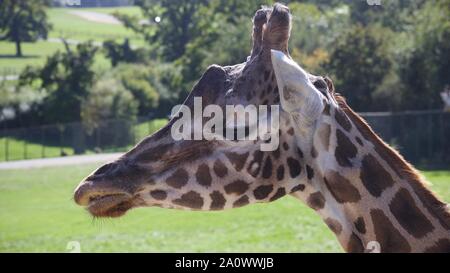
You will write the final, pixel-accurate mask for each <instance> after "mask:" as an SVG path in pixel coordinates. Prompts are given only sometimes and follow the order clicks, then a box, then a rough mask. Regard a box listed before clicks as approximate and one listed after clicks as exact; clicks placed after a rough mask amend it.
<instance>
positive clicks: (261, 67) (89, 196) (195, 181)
mask: <svg viewBox="0 0 450 273" xmlns="http://www.w3.org/2000/svg"><path fill="white" fill-rule="evenodd" d="M290 31H291V15H290V12H289V9H288V8H287V7H286V6H284V5H282V4H278V3H276V4H274V5H273V6H272V7H263V8H261V9H260V10H258V11H257V12H256V13H255V16H254V17H253V31H252V44H253V45H252V49H251V52H250V56H249V57H248V58H247V60H246V61H245V62H244V63H241V64H237V65H232V66H219V65H212V66H210V67H209V68H208V69H207V70H206V71H205V73H204V74H203V75H202V77H201V78H200V80H199V81H198V82H197V83H196V85H195V86H194V87H193V89H192V91H191V93H190V94H189V96H188V97H187V99H186V100H185V102H184V105H186V106H187V107H190V108H192V107H193V104H194V98H196V97H201V98H202V100H203V106H204V107H206V105H208V104H211V105H212V104H215V105H219V106H220V107H222V108H224V107H225V105H230V104H231V105H236V104H241V105H276V104H280V94H279V85H280V82H279V76H280V75H278V79H277V77H276V73H275V72H274V67H273V66H272V61H273V56H272V55H273V54H274V53H273V52H272V51H271V50H276V51H277V52H282V53H283V54H284V55H285V56H289V53H288V40H289V36H290ZM275 71H277V69H276V68H275ZM277 73H280V71H278V72H277ZM284 73H285V72H283V73H282V74H284ZM309 77H310V78H311V79H310V81H311V82H312V83H313V85H315V86H319V87H320V86H322V85H324V82H325V81H324V80H323V79H322V78H321V77H315V76H312V75H310V76H309ZM325 83H327V82H325ZM282 106H283V105H282ZM319 106H320V105H319ZM330 109H331V108H330ZM291 112H292V111H291ZM291 112H288V111H284V110H282V111H281V112H280V114H279V119H280V128H279V131H278V136H279V143H280V145H279V146H278V148H277V149H276V150H274V151H262V150H261V149H260V147H261V146H260V144H261V143H262V142H263V140H256V141H226V140H177V141H175V140H174V139H173V138H172V136H171V128H172V126H173V125H174V123H175V122H176V121H177V117H174V118H172V119H171V120H170V121H169V122H168V124H167V125H166V126H165V127H163V128H162V129H160V130H159V131H158V132H156V133H155V134H153V135H151V136H148V137H146V138H145V139H143V140H142V141H141V142H140V143H138V144H137V145H136V146H135V147H134V148H133V149H131V150H130V151H128V152H127V153H125V154H124V155H122V156H121V157H120V158H118V159H117V160H115V161H113V162H110V163H107V164H105V165H103V166H101V167H100V168H98V169H97V170H95V171H94V172H92V173H91V174H90V175H88V176H87V177H86V178H85V179H83V181H81V182H80V184H79V185H78V186H77V188H76V189H75V192H74V200H75V202H76V203H77V204H78V205H80V206H84V207H86V208H87V210H88V211H89V212H90V213H91V214H92V215H93V216H94V217H120V216H122V215H124V214H125V213H126V212H127V211H128V210H130V209H132V208H136V207H151V206H158V207H163V208H174V209H185V210H224V209H231V208H236V207H242V206H245V205H249V204H252V203H257V202H272V201H275V200H277V199H279V198H282V197H283V196H285V195H293V196H295V197H296V198H299V199H300V200H302V201H303V202H304V203H306V204H307V205H308V206H309V207H311V208H313V209H315V210H317V212H318V213H319V215H321V213H322V212H323V211H325V210H324V209H321V208H323V207H326V208H328V207H329V205H328V204H329V202H328V201H329V200H328V199H325V197H326V198H329V197H330V196H329V195H328V194H327V193H326V192H324V189H323V181H320V180H318V177H320V174H321V171H320V170H321V169H320V168H319V166H318V164H313V163H314V162H315V161H314V160H311V159H310V153H311V150H308V149H305V147H306V146H307V145H301V144H300V143H302V141H301V140H302V139H303V138H302V137H301V135H302V134H304V135H307V134H308V130H304V129H302V128H300V127H299V126H298V122H296V120H295V118H293V116H295V115H293V114H292V113H291ZM305 128H306V127H305ZM302 132H303V133H302ZM305 133H306V134H305ZM361 141H363V140H362V139H361ZM339 150H340V151H341V150H342V149H341V148H339ZM341 152H342V153H343V155H347V154H348V153H350V152H351V148H350V151H346V150H344V151H341ZM345 159H346V158H345V157H344V158H343V159H342V160H345ZM370 163H372V162H370ZM369 174H371V175H372V173H370V172H369ZM375 176H376V174H375V175H374V177H375ZM369 179H370V178H369ZM333 181H334V180H333ZM345 185H347V184H345ZM346 191H347V188H344V192H346ZM414 198H415V196H414ZM330 202H331V201H330ZM349 211H351V210H349ZM345 212H347V209H345V210H344V211H343V212H342V211H339V213H340V214H339V215H342V217H340V218H339V217H337V216H333V218H331V217H332V216H331V214H330V215H329V217H327V218H325V219H324V220H325V223H326V224H328V226H329V227H330V229H331V230H332V231H335V233H336V234H337V233H338V232H337V231H338V229H341V230H342V231H341V232H339V233H340V234H341V235H338V240H339V241H340V242H341V244H342V245H343V246H344V249H346V250H348V251H358V250H360V249H359V248H355V247H352V248H348V247H346V246H347V245H348V244H347V240H348V239H347V238H346V237H345V236H347V237H348V233H349V231H348V230H349V229H351V227H350V226H349V225H346V224H345V223H344V222H338V221H342V219H344V217H343V216H344V215H347V214H346V213H345ZM427 215H428V214H427ZM360 217H365V215H361V216H360ZM380 219H381V217H380ZM383 219H384V218H383ZM355 221H356V222H358V225H357V226H358V229H360V230H362V228H363V227H364V229H367V233H369V232H372V229H371V228H370V227H369V225H368V224H369V220H367V219H366V218H362V220H357V219H355ZM366 223H367V224H366ZM435 224H436V223H435V220H433V227H434V226H437V225H435ZM433 232H435V231H433ZM433 234H435V233H433ZM389 236H391V237H392V236H394V235H392V234H390V233H389V234H388V239H390V238H391V237H389ZM427 236H428V235H427ZM353 237H358V238H359V242H360V243H365V241H364V240H365V238H363V236H362V234H361V233H355V235H354V236H353ZM392 238H394V239H396V238H397V237H395V236H394V237H392ZM426 238H429V237H426ZM434 239H435V238H434V237H433V240H432V241H430V242H429V244H432V243H436V244H435V245H433V246H434V247H436V251H437V250H442V248H443V247H446V246H447V242H448V241H446V239H442V240H443V241H435V240H434ZM361 240H362V241H361ZM353 241H356V240H353ZM387 242H388V243H390V242H391V241H389V240H388V241H387ZM429 244H428V245H429ZM382 247H383V246H382ZM382 250H384V249H383V248H382ZM405 250H410V251H415V250H416V248H411V249H405ZM432 250H433V249H432Z"/></svg>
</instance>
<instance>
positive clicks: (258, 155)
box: [247, 150, 264, 177]
mask: <svg viewBox="0 0 450 273" xmlns="http://www.w3.org/2000/svg"><path fill="white" fill-rule="evenodd" d="M263 157H264V153H263V152H261V151H259V150H257V151H255V152H254V153H253V159H252V161H250V164H248V167H247V172H248V173H249V174H250V175H251V176H253V177H257V176H258V174H259V171H260V170H261V165H262V161H263Z"/></svg>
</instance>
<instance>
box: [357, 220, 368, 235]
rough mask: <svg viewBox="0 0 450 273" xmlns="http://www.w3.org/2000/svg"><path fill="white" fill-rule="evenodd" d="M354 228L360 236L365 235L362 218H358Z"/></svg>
mask: <svg viewBox="0 0 450 273" xmlns="http://www.w3.org/2000/svg"><path fill="white" fill-rule="evenodd" d="M355 228H356V230H357V231H358V232H359V233H361V234H365V233H366V223H365V222H364V218H362V217H358V218H357V219H356V220H355Z"/></svg>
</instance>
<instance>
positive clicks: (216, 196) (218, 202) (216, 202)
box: [209, 191, 226, 210]
mask: <svg viewBox="0 0 450 273" xmlns="http://www.w3.org/2000/svg"><path fill="white" fill-rule="evenodd" d="M209 196H210V197H211V201H212V202H211V207H210V208H211V210H221V209H223V207H224V206H225V202H226V200H225V197H223V194H221V193H220V192H219V191H213V192H212V193H211V194H210V195H209Z"/></svg>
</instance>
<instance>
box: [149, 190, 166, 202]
mask: <svg viewBox="0 0 450 273" xmlns="http://www.w3.org/2000/svg"><path fill="white" fill-rule="evenodd" d="M150 195H151V196H152V197H153V198H155V199H156V200H164V199H166V198H167V193H166V192H165V191H163V190H153V191H151V192H150Z"/></svg>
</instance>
